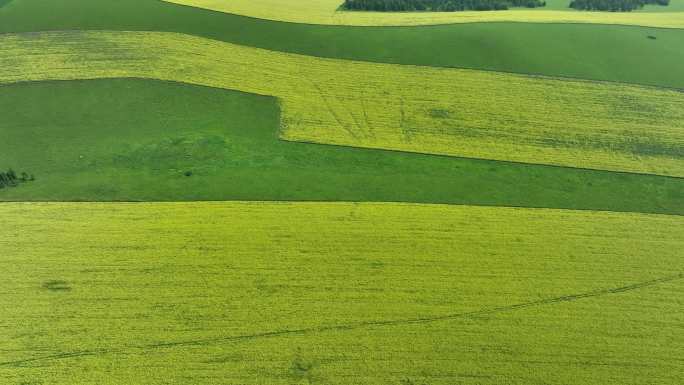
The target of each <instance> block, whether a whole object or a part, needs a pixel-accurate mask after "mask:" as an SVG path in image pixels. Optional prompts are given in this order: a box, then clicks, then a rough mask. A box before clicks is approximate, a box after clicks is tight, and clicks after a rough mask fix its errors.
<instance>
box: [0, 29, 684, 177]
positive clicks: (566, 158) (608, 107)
mask: <svg viewBox="0 0 684 385" xmlns="http://www.w3.org/2000/svg"><path fill="white" fill-rule="evenodd" d="M0 47H1V51H0V82H3V83H7V82H14V81H24V80H45V79H57V80H67V79H84V78H102V77H145V78H155V79H166V80H174V81H181V82H187V83H192V84H200V85H208V86H213V87H219V88H227V89H236V90H240V91H245V92H251V93H257V94H261V95H272V96H276V97H278V98H279V100H280V102H281V104H282V111H283V112H282V115H283V116H282V122H283V123H282V126H283V132H282V137H283V138H285V139H289V140H294V141H304V142H316V143H324V144H339V145H350V146H355V147H367V148H382V149H392V150H406V151H413V152H420V153H432V154H442V155H454V156H461V157H468V158H477V159H493V160H503V161H516V162H524V163H535V164H550V165H558V166H571V167H581V168H591V169H601V170H612V171H629V172H637V173H648V174H658V175H668V176H677V177H683V176H684V149H683V148H682V146H681V144H682V142H684V131H683V130H682V128H683V127H682V124H683V122H684V93H683V92H680V91H672V90H658V89H653V88H650V87H649V88H646V87H636V86H628V85H622V84H615V83H597V82H586V81H583V82H579V81H562V80H554V79H546V78H535V77H529V76H521V75H512V74H500V73H492V72H485V71H472V70H460V69H436V68H430V67H407V66H398V65H388V64H373V63H363V62H354V63H350V62H348V61H343V60H325V59H320V58H315V57H311V56H300V55H291V54H283V53H280V52H272V51H265V50H260V49H254V48H250V47H243V46H238V45H234V44H227V43H223V42H216V41H213V40H208V39H203V38H197V37H192V36H188V35H181V34H173V33H150V32H110V31H107V32H102V31H89V32H73V31H69V32H56V33H42V34H12V35H4V36H0ZM464 95H468V97H464ZM483 100H487V101H488V102H486V103H485V102H482V101H483Z"/></svg>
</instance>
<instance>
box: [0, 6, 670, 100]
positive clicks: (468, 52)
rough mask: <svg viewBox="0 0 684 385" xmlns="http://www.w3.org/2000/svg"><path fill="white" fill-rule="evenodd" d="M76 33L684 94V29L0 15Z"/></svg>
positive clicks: (145, 13)
mask: <svg viewBox="0 0 684 385" xmlns="http://www.w3.org/2000/svg"><path fill="white" fill-rule="evenodd" d="M534 12H536V11H534ZM78 29H106V30H154V31H169V32H181V33H186V34H192V35H198V36H203V37H207V38H211V39H217V40H222V41H227V42H232V43H236V44H241V45H246V46H254V47H260V48H266V49H270V50H277V51H285V52H294V53H300V54H306V55H313V56H321V57H331V58H342V59H355V60H364V61H374V62H385V63H397V64H417V65H429V66H440V67H464V68H474V69H487V70H496V71H507V72H517V73H533V74H543V75H549V76H567V77H577V78H584V79H595V80H610V81H620V82H627V83H637V84H649V85H656V86H665V87H677V88H684V71H681V70H680V67H681V63H683V62H684V50H682V49H681V47H682V46H684V30H675V29H672V30H666V29H657V28H638V27H622V26H605V25H576V24H530V23H475V24H460V25H440V26H429V27H411V28H406V27H346V26H345V27H341V26H314V25H304V24H292V23H280V22H272V21H265V20H257V19H252V18H247V17H241V16H234V15H228V14H223V13H219V12H210V11H206V10H202V9H196V8H191V7H184V6H179V5H174V4H169V3H164V2H160V1H157V0H118V1H92V0H21V1H16V2H13V3H11V4H9V5H8V6H7V7H4V8H3V9H2V10H0V32H22V31H26V32H31V31H45V30H53V31H54V30H78ZM649 35H652V36H657V38H658V39H657V40H651V39H647V36H649Z"/></svg>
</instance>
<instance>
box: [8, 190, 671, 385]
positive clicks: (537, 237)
mask: <svg viewBox="0 0 684 385" xmlns="http://www.w3.org/2000/svg"><path fill="white" fill-rule="evenodd" d="M0 217H2V218H3V223H4V224H5V225H6V226H8V227H6V230H5V231H2V232H0V248H1V249H2V250H3V253H4V257H3V258H2V260H1V261H0V265H1V268H0V290H1V291H2V292H3V293H4V294H3V295H2V296H0V308H2V309H4V310H3V317H1V318H0V330H3V341H4V346H3V351H2V354H1V357H2V358H1V359H0V382H3V383H12V384H19V383H40V384H46V385H48V384H75V383H78V384H95V383H97V384H120V383H143V381H142V379H144V383H145V384H147V385H154V384H169V383H186V382H193V383H206V384H209V383H211V384H236V383H239V384H311V383H313V384H315V383H325V384H350V383H364V384H388V385H390V384H391V385H399V384H402V385H403V384H431V385H440V384H444V385H451V384H454V383H462V384H481V383H487V384H490V383H491V384H500V383H521V384H522V383H524V384H540V385H541V384H548V383H553V384H568V385H569V384H578V383H581V384H597V385H598V384H600V385H606V384H639V383H648V384H668V385H672V384H675V383H676V382H677V378H678V375H679V374H678V371H677V365H679V364H677V363H676V362H675V361H674V360H673V359H675V360H676V359H677V357H681V346H682V344H684V340H682V337H683V336H684V334H683V333H681V325H682V314H681V308H682V301H681V298H682V294H684V292H683V290H684V286H683V285H682V283H683V282H684V280H683V276H682V271H683V270H682V268H684V266H682V259H681V253H680V251H681V250H682V248H684V239H683V238H682V237H681V234H682V232H684V221H683V220H682V217H681V216H659V215H640V214H630V213H625V214H617V213H597V212H577V211H569V210H539V209H511V208H482V207H467V206H464V207H457V206H438V205H437V206H433V205H397V204H350V203H344V204H330V203H298V204H296V203H249V202H242V203H237V202H235V203H231V202H222V203H161V204H160V203H156V204H155V203H150V204H145V203H140V204H123V203H120V204H109V203H90V204H68V203H67V204H65V203H54V204H26V203H16V204H3V205H0ZM501 229H506V231H505V232H502V231H501ZM25 320H30V322H29V323H27V322H24V321H25ZM656 325H657V327H654V326H656ZM597 341H600V343H597Z"/></svg>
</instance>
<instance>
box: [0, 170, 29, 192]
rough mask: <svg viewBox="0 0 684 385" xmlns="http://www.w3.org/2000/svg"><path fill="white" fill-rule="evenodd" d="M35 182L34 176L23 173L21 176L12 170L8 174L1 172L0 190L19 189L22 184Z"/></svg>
mask: <svg viewBox="0 0 684 385" xmlns="http://www.w3.org/2000/svg"><path fill="white" fill-rule="evenodd" d="M33 180H35V177H34V176H33V175H29V174H27V173H26V172H22V173H21V174H20V175H17V173H16V172H15V171H14V170H12V169H11V168H10V169H9V170H7V171H6V172H3V171H0V189H3V188H5V187H17V186H19V184H20V183H24V182H29V181H33Z"/></svg>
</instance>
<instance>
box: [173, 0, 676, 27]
mask: <svg viewBox="0 0 684 385" xmlns="http://www.w3.org/2000/svg"><path fill="white" fill-rule="evenodd" d="M164 1H168V2H170V3H176V4H182V5H189V6H193V7H199V8H205V9H210V10H215V11H221V12H226V13H233V14H238V15H244V16H250V17H254V18H259V19H268V20H279V21H286V22H292V23H308V24H332V25H358V26H377V25H390V26H412V25H432V24H449V23H476V22H502V21H508V22H528V23H596V24H620V25H640V26H647V27H661V28H684V12H682V11H684V9H683V8H684V7H683V6H682V5H683V4H684V0H672V1H671V3H672V4H671V5H669V6H667V7H655V6H653V7H647V8H646V9H645V10H643V11H642V12H634V13H609V12H578V11H575V10H572V9H569V8H568V7H567V4H569V1H568V2H565V1H562V0H553V1H549V6H548V7H541V8H536V9H532V10H530V9H526V8H514V9H510V10H506V11H465V12H358V11H340V10H339V9H338V8H339V7H340V4H342V1H340V0H315V1H306V2H295V1H283V0H230V1H226V0H164ZM658 11H660V12H658Z"/></svg>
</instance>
